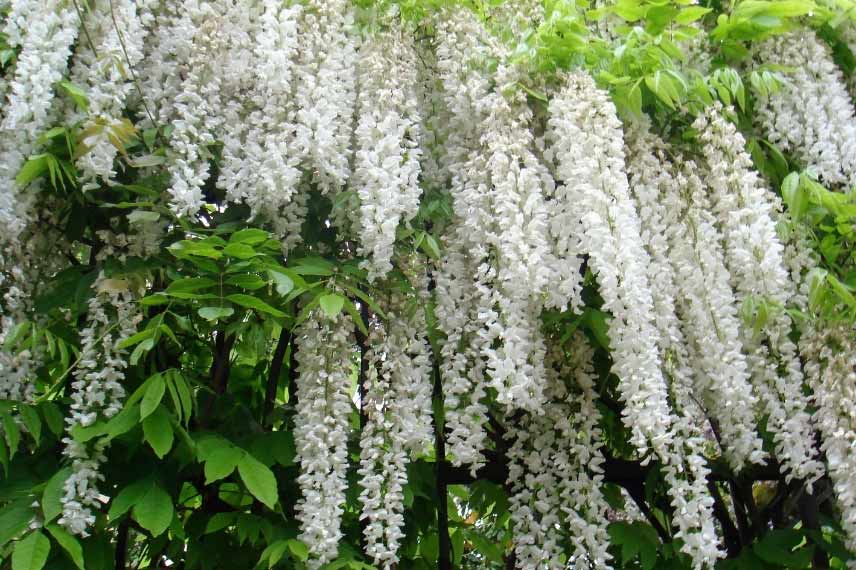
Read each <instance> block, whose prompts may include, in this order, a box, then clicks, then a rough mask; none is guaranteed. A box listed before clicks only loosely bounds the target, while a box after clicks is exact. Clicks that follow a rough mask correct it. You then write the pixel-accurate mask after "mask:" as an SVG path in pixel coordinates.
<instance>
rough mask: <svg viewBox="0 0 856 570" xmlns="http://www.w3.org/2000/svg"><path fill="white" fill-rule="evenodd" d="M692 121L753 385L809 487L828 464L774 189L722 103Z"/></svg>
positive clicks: (785, 464)
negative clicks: (798, 340) (806, 386)
mask: <svg viewBox="0 0 856 570" xmlns="http://www.w3.org/2000/svg"><path fill="white" fill-rule="evenodd" d="M693 128H695V129H696V131H698V133H699V140H700V141H701V143H702V144H703V145H704V151H703V153H702V154H703V157H704V159H703V161H702V175H703V178H704V181H705V183H706V184H707V188H708V196H709V199H710V204H711V208H712V211H713V213H714V215H715V216H716V221H717V226H718V227H719V230H720V232H721V234H722V238H723V245H724V248H723V249H724V253H725V262H726V266H727V267H728V270H729V273H730V275H731V284H732V286H733V288H734V290H735V292H736V300H737V302H738V303H740V304H741V305H742V306H743V308H744V311H743V312H744V314H745V317H747V318H745V319H744V320H745V321H748V322H744V323H743V327H742V333H743V334H742V340H743V347H744V350H745V351H746V354H747V358H748V362H749V367H750V371H751V373H752V379H753V383H754V385H753V387H754V389H755V391H756V393H757V394H758V397H759V399H760V400H761V402H762V403H763V405H764V408H765V411H766V412H767V417H768V420H767V428H768V429H769V430H770V431H771V432H772V433H773V439H774V441H775V444H776V455H777V457H778V459H779V461H780V462H781V464H782V469H783V470H784V472H785V479H786V480H790V479H792V478H794V477H796V478H798V479H800V480H804V481H806V482H807V483H808V485H809V489H811V484H812V483H813V482H814V481H816V480H817V479H819V478H820V477H821V476H822V475H823V464H822V463H821V462H820V461H819V460H818V457H817V451H816V450H815V448H814V445H813V441H814V437H813V430H812V426H811V418H810V416H809V412H808V407H809V401H808V398H807V397H806V396H805V395H804V394H803V374H802V369H801V366H800V362H799V357H798V354H797V347H796V345H795V344H794V343H793V341H791V339H790V337H789V335H790V333H791V330H792V328H793V323H792V321H791V318H790V316H789V315H788V313H787V312H786V308H787V305H788V303H789V301H790V298H791V297H792V296H793V295H794V286H793V284H792V282H791V281H790V278H789V275H788V273H787V270H786V268H785V263H784V247H783V246H782V243H781V242H780V241H779V238H778V235H777V233H776V226H775V222H774V221H773V203H772V202H771V201H770V199H769V198H768V196H770V195H772V193H771V192H770V191H768V190H767V189H766V188H765V187H764V185H763V184H762V182H761V179H760V177H759V176H758V173H757V172H756V171H755V170H754V169H753V168H752V159H751V157H750V156H749V155H748V153H747V152H746V151H745V150H744V147H745V140H744V139H743V136H742V135H741V134H740V133H739V132H738V131H737V128H736V127H735V126H734V125H733V124H732V123H731V122H730V121H728V120H726V119H725V117H724V116H723V114H722V110H721V108H720V106H719V105H714V106H711V107H709V108H708V109H707V111H706V112H705V113H704V114H702V115H700V116H699V117H698V119H696V121H695V122H694V123H693Z"/></svg>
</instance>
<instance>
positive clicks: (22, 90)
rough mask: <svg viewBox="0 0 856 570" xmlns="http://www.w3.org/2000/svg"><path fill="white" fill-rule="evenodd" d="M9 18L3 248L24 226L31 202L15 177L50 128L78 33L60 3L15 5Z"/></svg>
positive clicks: (0, 130)
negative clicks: (12, 47) (13, 49)
mask: <svg viewBox="0 0 856 570" xmlns="http://www.w3.org/2000/svg"><path fill="white" fill-rule="evenodd" d="M11 13H12V14H14V15H15V16H16V17H15V19H14V20H13V23H12V24H10V25H9V26H7V28H15V29H16V30H18V31H17V32H13V36H16V37H15V41H16V42H18V43H19V45H20V46H21V52H20V53H19V54H18V58H17V63H16V65H15V69H14V77H12V79H11V80H10V82H9V87H8V89H7V91H8V94H7V98H6V102H5V104H4V106H3V112H4V114H3V119H2V121H0V239H2V240H3V241H4V242H5V241H10V240H14V239H15V238H16V237H17V236H18V235H19V234H20V233H21V231H22V230H23V229H24V227H25V225H26V223H27V210H28V209H29V204H30V199H29V198H24V197H22V196H21V195H20V190H21V189H20V188H19V185H18V183H17V182H16V181H15V177H16V176H17V175H18V171H19V170H20V169H21V167H22V166H24V163H25V162H26V161H27V158H28V157H29V155H30V153H32V152H33V151H34V150H35V148H36V139H38V137H39V135H41V133H42V130H44V129H45V128H47V127H48V126H49V124H50V122H51V118H52V115H51V110H52V105H53V101H54V97H55V95H56V93H55V86H56V83H57V82H58V81H60V80H61V79H62V78H63V75H64V74H65V72H66V70H67V68H68V59H69V56H70V55H71V47H72V44H73V43H74V41H75V39H76V38H77V32H78V28H79V20H78V16H77V13H76V12H75V10H74V7H73V5H71V4H70V3H68V2H65V1H64V0H15V2H14V3H13V5H12V8H11ZM10 31H12V30H10ZM21 32H23V33H24V35H23V37H20V34H21Z"/></svg>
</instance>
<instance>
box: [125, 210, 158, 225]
mask: <svg viewBox="0 0 856 570" xmlns="http://www.w3.org/2000/svg"><path fill="white" fill-rule="evenodd" d="M127 218H128V223H131V224H139V223H141V222H156V221H158V220H159V219H160V214H159V213H158V212H149V211H147V210H134V211H133V212H131V213H130V214H128V215H127Z"/></svg>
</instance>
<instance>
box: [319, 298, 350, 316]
mask: <svg viewBox="0 0 856 570" xmlns="http://www.w3.org/2000/svg"><path fill="white" fill-rule="evenodd" d="M318 304H319V305H320V306H321V310H322V311H324V312H325V313H326V314H327V316H328V317H330V318H331V319H335V318H336V317H338V316H339V313H341V312H342V308H344V306H345V298H344V297H342V296H341V295H337V294H336V293H327V294H326V295H321V296H320V297H319V298H318Z"/></svg>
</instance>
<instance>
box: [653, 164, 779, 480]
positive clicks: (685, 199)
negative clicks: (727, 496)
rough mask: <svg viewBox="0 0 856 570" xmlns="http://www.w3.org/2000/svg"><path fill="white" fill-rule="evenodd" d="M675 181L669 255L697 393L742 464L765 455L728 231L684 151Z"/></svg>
mask: <svg viewBox="0 0 856 570" xmlns="http://www.w3.org/2000/svg"><path fill="white" fill-rule="evenodd" d="M662 164H663V166H664V168H669V169H670V170H671V173H672V176H671V177H669V179H668V181H671V183H668V181H667V183H666V184H663V185H662V186H661V190H660V192H661V194H660V204H661V216H662V218H663V220H664V222H665V227H666V228H668V231H667V236H668V239H669V260H670V261H671V264H672V268H673V270H674V273H675V284H676V286H677V293H678V295H677V299H678V313H679V317H680V321H681V326H682V330H683V332H684V336H685V337H686V339H687V343H688V349H689V355H690V362H691V364H692V367H693V377H694V379H695V386H696V393H697V394H698V395H699V396H700V398H699V399H700V401H701V402H702V403H703V404H704V405H705V407H706V409H707V411H708V413H709V415H710V418H711V419H712V420H713V421H714V422H715V428H716V430H717V432H718V433H719V434H720V435H721V441H722V445H723V447H724V449H723V451H724V452H725V455H726V456H727V458H728V460H729V462H730V463H731V465H732V466H733V467H734V468H735V469H736V470H740V469H742V468H743V467H744V466H745V465H746V464H747V463H759V462H761V461H763V459H764V456H765V454H764V451H763V449H762V447H763V446H762V441H761V438H760V437H759V436H758V434H757V433H756V432H755V408H756V406H757V398H756V397H755V395H754V393H753V392H752V385H751V383H750V376H749V370H748V366H747V363H746V358H745V356H744V355H743V352H742V350H743V347H742V344H741V341H740V334H741V332H740V321H739V319H738V315H737V301H736V300H735V297H734V293H733V291H732V289H731V284H730V282H729V274H728V270H727V268H726V266H725V259H724V253H723V251H722V246H721V241H722V237H721V235H720V234H719V232H718V231H717V229H716V225H715V220H714V219H713V216H712V215H711V214H710V212H709V204H708V202H707V199H706V196H705V188H704V186H703V184H702V181H701V180H700V179H699V178H698V176H697V174H696V171H697V170H698V167H697V166H696V164H695V163H694V162H692V161H689V160H685V159H683V158H682V157H680V156H678V157H676V158H675V164H674V165H672V166H670V165H669V163H667V162H665V161H663V162H662Z"/></svg>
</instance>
